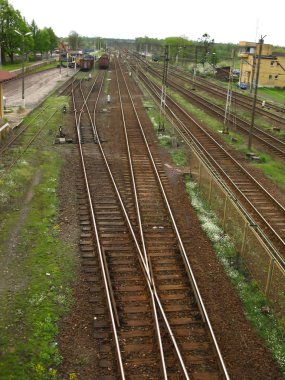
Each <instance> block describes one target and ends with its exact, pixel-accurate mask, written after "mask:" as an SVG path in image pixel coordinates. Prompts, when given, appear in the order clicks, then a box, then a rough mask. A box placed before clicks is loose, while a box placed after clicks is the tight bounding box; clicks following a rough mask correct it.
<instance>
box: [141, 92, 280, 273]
mask: <svg viewBox="0 0 285 380" xmlns="http://www.w3.org/2000/svg"><path fill="white" fill-rule="evenodd" d="M144 88H145V89H146V91H147V92H148V93H149V95H150V96H151V98H152V99H153V101H154V102H155V104H156V105H157V107H159V106H160V102H159V101H158V98H159V96H160V94H159V93H158V92H157V93H156V97H154V95H153V93H154V92H155V90H154V89H152V91H153V93H152V92H150V90H149V88H147V87H146V86H145V87H144ZM169 113H170V111H169ZM171 116H173V118H172V117H171ZM166 117H167V119H168V121H169V123H170V124H171V125H172V126H173V128H174V129H175V130H176V132H177V133H178V134H179V135H180V136H181V138H182V139H183V141H184V142H185V143H186V145H188V146H189V147H190V148H191V147H192V148H194V149H195V151H196V153H197V154H198V156H199V157H200V159H201V160H202V161H203V162H204V163H205V165H206V166H207V168H208V169H209V171H210V172H211V174H212V175H213V177H215V179H216V180H217V181H218V182H219V183H220V184H221V186H222V187H223V188H224V189H225V191H226V193H227V194H228V196H229V197H230V198H231V199H232V200H233V201H234V202H235V204H236V205H237V207H238V208H239V209H240V211H241V212H242V213H243V215H244V216H245V217H246V219H247V220H248V223H249V224H250V225H252V226H255V229H256V231H257V232H258V234H259V236H260V237H261V238H262V240H263V242H264V243H265V244H266V246H267V247H268V249H269V250H270V252H271V254H272V256H273V257H274V259H277V260H278V261H279V263H280V264H281V265H282V267H284V268H285V260H284V258H283V257H282V256H281V255H280V253H279V252H278V251H277V249H276V247H275V246H274V245H273V243H272V242H271V241H270V240H268V236H266V235H265V233H264V231H263V230H262V229H261V228H260V227H259V226H258V225H257V224H256V222H255V221H254V220H253V218H252V216H251V215H249V213H248V211H247V210H246V209H245V207H244V205H243V204H242V203H241V202H240V201H239V200H238V199H237V197H236V194H234V193H233V191H232V190H231V189H230V188H229V186H228V185H227V184H226V182H225V181H224V180H223V179H222V177H221V176H220V174H219V173H218V171H217V170H216V168H215V167H214V165H213V162H212V160H209V158H208V157H207V156H206V155H205V150H202V149H201V147H200V146H199V145H198V144H197V143H196V141H195V140H194V139H193V138H192V136H191V135H190V133H188V131H187V127H186V125H185V124H184V123H183V122H182V121H181V120H180V119H179V118H178V117H177V115H175V113H173V112H172V114H171V115H169V114H167V115H166ZM174 121H176V122H177V124H175V122H174ZM178 125H179V126H180V128H179V127H178ZM185 132H187V134H185Z"/></svg>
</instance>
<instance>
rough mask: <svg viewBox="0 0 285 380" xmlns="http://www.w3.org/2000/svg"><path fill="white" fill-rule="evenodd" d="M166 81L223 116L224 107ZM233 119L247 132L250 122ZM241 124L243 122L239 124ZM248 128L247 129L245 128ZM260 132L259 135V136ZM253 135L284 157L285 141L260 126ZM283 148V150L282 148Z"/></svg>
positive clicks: (236, 117)
mask: <svg viewBox="0 0 285 380" xmlns="http://www.w3.org/2000/svg"><path fill="white" fill-rule="evenodd" d="M150 70H151V71H152V72H153V73H154V74H155V75H158V76H159V77H161V74H160V73H158V72H157V70H154V69H153V68H151V69H150ZM168 83H169V84H170V85H171V86H172V87H173V88H176V89H178V91H180V92H181V93H182V94H184V95H185V96H187V97H191V98H192V99H193V100H194V101H195V102H197V103H198V104H200V105H201V106H202V107H207V108H208V109H209V110H210V111H211V112H214V113H215V114H216V115H217V116H218V117H220V118H224V109H223V108H222V107H220V106H218V105H216V104H214V103H211V102H210V101H209V100H207V99H206V98H204V97H203V96H201V95H198V94H197V93H195V94H194V93H193V92H191V91H190V90H188V89H186V88H185V87H183V86H182V85H179V84H177V83H175V82H174V81H173V80H171V79H168ZM235 120H236V121H238V122H239V124H236V127H237V128H238V129H240V130H241V131H242V132H244V133H248V129H249V127H250V123H249V122H248V121H246V120H244V119H242V118H240V117H238V116H236V115H235ZM241 124H244V126H243V125H241ZM247 128H248V129H247ZM258 134H260V135H261V136H262V137H261V136H259V135H258ZM253 137H254V138H256V140H258V141H260V142H261V143H263V144H265V145H266V146H268V148H271V149H273V150H274V151H276V153H277V154H279V155H281V156H282V158H283V159H284V158H285V142H284V141H282V140H280V139H278V138H277V137H275V136H274V135H272V134H270V133H268V132H266V131H263V130H262V129H261V128H258V127H256V126H254V127H253ZM264 139H268V140H269V141H266V140H264ZM274 144H277V145H279V146H276V145H274ZM282 149H283V150H282Z"/></svg>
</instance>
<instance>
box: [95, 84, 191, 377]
mask: <svg viewBox="0 0 285 380" xmlns="http://www.w3.org/2000/svg"><path fill="white" fill-rule="evenodd" d="M101 88H102V87H101ZM101 88H100V91H101ZM98 99H99V96H98V98H97V101H96V104H97V102H98ZM88 113H89V111H88ZM90 121H91V124H92V128H93V129H94V134H95V135H96V136H97V138H98V146H99V149H100V151H101V154H102V157H103V160H104V161H105V164H106V168H107V171H108V173H109V176H110V179H111V181H112V184H113V187H114V190H115V192H116V194H117V197H118V200H119V202H120V205H121V209H122V211H123V214H124V216H125V219H126V222H127V225H128V228H129V230H130V233H131V235H132V238H133V241H134V243H135V246H136V249H137V251H138V254H139V256H138V257H139V260H140V264H141V267H142V269H143V273H144V276H145V278H146V283H147V286H148V289H149V291H150V293H151V294H153V297H154V298H155V301H156V302H157V304H158V307H159V311H160V313H161V316H162V318H163V321H164V323H165V326H166V329H167V331H168V334H169V337H170V338H171V341H172V343H173V345H174V347H175V349H176V352H177V353H179V355H178V358H179V363H180V367H181V368H182V370H183V373H184V376H185V379H186V380H190V377H189V375H188V373H187V369H186V367H185V364H184V362H183V359H182V356H181V354H180V351H179V348H178V345H177V342H176V339H175V336H174V333H173V331H172V329H171V326H170V324H169V322H168V320H167V317H166V314H165V312H164V310H163V306H162V304H161V302H160V299H159V296H158V294H157V293H156V290H155V288H154V287H153V280H152V278H151V276H150V272H149V270H148V268H147V265H146V263H145V260H144V256H143V253H142V251H141V248H140V245H139V242H138V240H137V237H136V233H135V231H134V229H133V226H132V223H131V220H130V218H129V216H128V213H127V210H126V207H125V205H124V203H123V200H122V197H121V194H120V191H119V189H118V187H117V185H116V181H115V179H114V177H113V174H112V171H111V168H110V166H109V163H108V160H107V158H106V155H105V153H104V150H103V148H102V144H101V142H100V139H99V135H98V131H97V128H96V123H95V122H93V121H92V120H90ZM98 239H99V237H98ZM98 242H99V240H98Z"/></svg>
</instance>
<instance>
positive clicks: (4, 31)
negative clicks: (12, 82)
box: [0, 0, 32, 63]
mask: <svg viewBox="0 0 285 380" xmlns="http://www.w3.org/2000/svg"><path fill="white" fill-rule="evenodd" d="M15 30H18V31H20V32H21V33H26V32H28V31H29V28H28V25H27V23H26V21H25V19H23V18H22V16H21V14H20V12H19V11H15V9H14V8H13V7H12V5H10V4H9V3H8V1H7V0H0V41H1V47H2V49H1V55H2V62H3V63H5V62H6V54H7V55H8V56H9V58H10V61H11V62H13V61H14V53H15V52H16V51H17V50H19V48H20V47H21V46H22V38H21V36H19V35H18V34H17V33H16V32H15ZM29 44H32V39H31V38H29Z"/></svg>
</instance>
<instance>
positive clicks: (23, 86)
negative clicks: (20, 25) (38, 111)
mask: <svg viewBox="0 0 285 380" xmlns="http://www.w3.org/2000/svg"><path fill="white" fill-rule="evenodd" d="M15 32H16V33H17V34H19V35H20V36H21V37H22V41H23V53H22V107H23V108H25V37H27V36H30V35H31V34H32V32H27V33H21V32H19V31H18V30H15Z"/></svg>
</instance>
